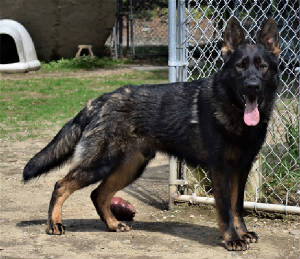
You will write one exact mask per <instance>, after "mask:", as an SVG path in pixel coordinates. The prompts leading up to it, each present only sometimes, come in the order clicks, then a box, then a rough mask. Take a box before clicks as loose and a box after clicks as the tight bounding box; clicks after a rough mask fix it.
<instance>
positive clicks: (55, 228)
mask: <svg viewBox="0 0 300 259" xmlns="http://www.w3.org/2000/svg"><path fill="white" fill-rule="evenodd" d="M65 229H66V227H65V226H64V225H63V224H61V223H56V224H54V223H50V224H48V227H47V229H46V233H47V234H48V235H63V234H65Z"/></svg>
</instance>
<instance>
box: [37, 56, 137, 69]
mask: <svg viewBox="0 0 300 259" xmlns="http://www.w3.org/2000/svg"><path fill="white" fill-rule="evenodd" d="M129 63H131V60H130V59H111V58H108V57H103V58H97V57H95V58H90V57H89V56H81V57H79V58H72V59H63V58H62V59H60V60H57V61H50V62H48V63H45V62H42V66H41V71H43V72H52V71H70V70H79V69H85V70H92V69H97V68H113V67H116V66H119V65H122V64H129Z"/></svg>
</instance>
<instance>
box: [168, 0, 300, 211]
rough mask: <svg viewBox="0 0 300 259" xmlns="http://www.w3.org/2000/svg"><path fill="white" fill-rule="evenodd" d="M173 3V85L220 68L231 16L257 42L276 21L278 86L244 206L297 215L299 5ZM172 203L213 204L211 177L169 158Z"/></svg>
mask: <svg viewBox="0 0 300 259" xmlns="http://www.w3.org/2000/svg"><path fill="white" fill-rule="evenodd" d="M171 2H173V1H172V0H169V23H171V21H172V20H175V19H176V35H173V36H172V34H170V32H171V31H172V29H170V27H169V37H170V36H171V37H172V39H171V42H172V41H173V40H174V39H175V40H176V54H174V55H175V58H174V55H173V56H172V57H171V59H173V61H172V60H171V62H170V49H169V67H170V73H171V72H172V69H173V68H175V70H176V72H175V74H174V75H176V79H175V81H186V80H196V79H199V78H203V77H208V76H211V75H212V74H214V73H215V72H216V71H217V70H219V69H220V67H222V65H223V59H222V57H221V51H220V49H221V44H222V34H223V30H224V28H225V26H226V22H227V21H228V20H229V18H230V17H231V16H235V17H236V18H238V19H239V20H240V22H241V24H242V26H243V27H244V29H245V31H246V32H247V37H248V38H249V39H250V42H255V36H256V35H255V34H256V32H257V29H258V28H260V26H261V24H262V22H263V21H265V20H266V18H267V17H272V18H273V19H274V20H275V21H276V22H277V24H278V27H279V29H280V32H279V33H280V46H281V53H280V64H279V66H280V70H281V75H280V87H279V90H278V94H277V101H276V105H275V110H274V112H273V116H272V119H271V121H270V125H269V130H268V132H269V133H268V135H267V138H266V143H265V145H264V146H263V148H262V150H261V152H260V154H259V155H258V156H257V159H256V161H255V162H254V164H253V168H252V170H251V172H250V175H249V178H248V182H247V186H246V192H245V200H246V202H245V207H248V208H254V209H266V210H271V211H283V212H293V213H298V214H299V213H300V208H299V205H300V183H299V178H300V166H299V57H300V44H299V41H300V35H299V34H300V25H299V21H300V17H299V14H300V8H299V1H298V0H289V1H283V0H272V1H270V0H265V1H254V0H248V1H247V0H246V1H238V0H235V1H229V0H224V1H212V0H210V1H203V0H187V1H185V0H177V1H176V3H177V6H175V7H174V8H176V11H173V12H172V10H170V7H172V5H170V4H171ZM173 4H174V3H173ZM176 12H177V13H176ZM170 13H171V14H170ZM172 13H174V14H172ZM174 15H175V18H174V17H173V16H174ZM169 42H170V39H169ZM169 48H170V46H169ZM171 48H172V47H171ZM174 60H175V61H174ZM171 78H172V76H170V81H174V79H173V80H172V79H171ZM174 186H176V188H174ZM174 191H176V195H174ZM170 198H171V199H172V200H174V199H175V200H178V201H180V200H181V201H190V202H204V203H209V204H212V203H213V198H212V189H211V184H210V179H209V177H208V175H207V173H206V172H205V171H203V170H202V169H201V168H196V169H195V168H190V167H187V166H183V163H182V162H176V161H174V160H173V159H171V165H170ZM170 205H171V204H170Z"/></svg>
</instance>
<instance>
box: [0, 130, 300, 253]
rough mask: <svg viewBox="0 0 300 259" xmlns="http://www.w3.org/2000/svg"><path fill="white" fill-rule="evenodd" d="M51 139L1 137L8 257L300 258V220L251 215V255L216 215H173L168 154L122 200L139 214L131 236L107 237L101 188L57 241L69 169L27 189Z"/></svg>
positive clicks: (0, 230) (66, 212)
mask: <svg viewBox="0 0 300 259" xmlns="http://www.w3.org/2000/svg"><path fill="white" fill-rule="evenodd" d="M56 130H57V129H53V133H52V134H50V135H52V136H53V135H54V134H55V131H56ZM49 140H50V137H49V138H41V139H34V140H31V139H30V140H26V141H23V142H9V141H6V140H1V139H0V175H1V183H0V258H85V259H87V258H122V259H126V258H141V259H142V258H166V259H167V258H168V259H170V258H181V259H183V258H213V259H215V258H222V259H223V258H266V259H267V258H268V259H269V258H270V259H271V258H272V259H273V258H299V255H300V252H299V238H300V223H299V218H293V220H286V219H285V220H282V219H272V220H271V219H267V218H256V217H253V216H247V217H246V222H247V224H248V228H249V229H250V230H254V231H256V232H257V233H258V234H259V236H260V240H259V242H258V243H257V244H251V246H250V249H249V250H248V251H245V252H228V251H226V250H225V248H224V245H223V243H222V239H221V236H220V234H219V231H218V229H217V224H216V215H215V212H214V210H211V209H208V208H200V207H195V206H187V205H186V204H185V205H177V206H175V208H174V209H172V210H170V211H168V210H167V204H168V159H167V157H165V156H163V155H160V154H159V155H157V157H156V159H155V160H153V162H152V163H151V164H150V165H149V166H148V169H147V170H146V172H145V173H144V174H143V176H142V177H141V178H140V179H139V180H137V181H136V182H135V183H134V184H132V185H131V186H129V187H127V188H126V189H124V190H123V191H120V192H119V193H118V194H117V196H120V197H122V198H124V199H126V200H128V201H130V202H131V203H132V204H133V205H134V206H135V208H136V210H137V214H136V217H135V220H134V221H133V222H130V223H129V224H130V225H131V226H132V228H133V229H132V230H131V231H130V232H127V233H113V232H107V231H106V229H105V225H104V223H103V222H102V221H101V220H100V219H99V218H98V216H97V213H96V211H95V209H94V207H93V205H92V202H91V201H90V198H89V196H90V192H91V191H92V190H93V189H94V188H95V187H96V186H95V185H94V186H89V187H87V188H85V189H83V190H80V191H77V192H75V193H74V194H73V195H72V196H71V197H70V198H69V199H68V200H67V201H66V203H65V205H64V209H63V219H64V224H65V225H66V234H65V235H62V236H49V235H47V234H46V233H45V229H46V220H47V211H48V203H49V200H50V197H51V193H52V190H53V187H54V184H55V182H56V181H57V180H58V179H60V178H61V177H63V176H64V175H65V174H66V172H67V170H68V168H67V166H66V167H64V168H61V169H60V170H57V171H53V172H51V173H49V174H48V175H46V176H45V177H44V176H42V177H40V178H39V179H37V180H33V181H31V182H30V183H28V184H25V185H24V184H23V183H22V181H21V179H22V178H21V176H22V170H23V167H24V165H25V163H26V162H27V161H28V160H29V159H30V158H31V156H32V155H34V154H35V153H36V152H37V151H39V150H40V149H41V148H42V147H44V145H45V144H46V143H47V142H48V141H49Z"/></svg>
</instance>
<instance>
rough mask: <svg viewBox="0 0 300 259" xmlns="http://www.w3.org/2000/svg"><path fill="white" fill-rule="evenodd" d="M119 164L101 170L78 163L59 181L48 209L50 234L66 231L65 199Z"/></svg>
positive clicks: (48, 229)
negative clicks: (63, 223)
mask: <svg viewBox="0 0 300 259" xmlns="http://www.w3.org/2000/svg"><path fill="white" fill-rule="evenodd" d="M116 166H117V165H116V164H115V163H111V167H109V166H106V167H103V168H102V170H101V171H99V170H95V168H88V167H85V168H82V166H80V165H79V164H78V163H77V165H76V166H74V167H73V169H71V170H70V172H69V173H68V174H67V175H66V176H65V177H64V178H62V179H61V180H59V181H57V182H56V184H55V187H54V190H53V192H52V197H51V200H50V204H49V211H48V227H47V229H46V232H47V233H48V234H50V235H61V234H64V232H65V227H64V226H63V225H62V205H63V203H64V202H65V200H66V199H67V198H68V197H69V196H70V195H71V194H72V193H73V192H75V191H76V190H79V189H81V188H84V187H86V186H88V185H90V184H93V183H96V182H98V181H100V180H101V179H102V178H103V176H104V175H108V174H109V173H110V172H111V171H112V170H113V169H114V168H115V167H116Z"/></svg>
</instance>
